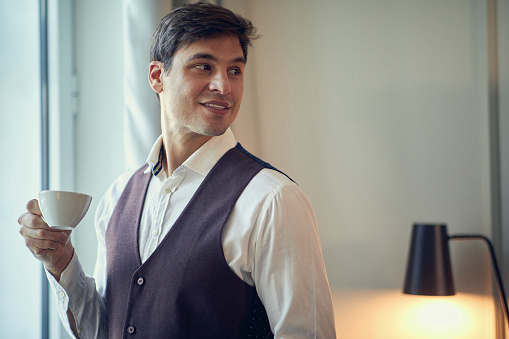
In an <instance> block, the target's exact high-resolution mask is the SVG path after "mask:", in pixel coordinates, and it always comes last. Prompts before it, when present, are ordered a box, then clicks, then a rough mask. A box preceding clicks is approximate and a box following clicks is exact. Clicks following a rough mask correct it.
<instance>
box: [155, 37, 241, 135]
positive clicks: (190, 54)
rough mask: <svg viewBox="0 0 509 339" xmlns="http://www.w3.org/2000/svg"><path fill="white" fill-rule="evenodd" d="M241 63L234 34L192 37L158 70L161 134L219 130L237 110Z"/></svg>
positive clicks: (186, 133) (221, 131)
mask: <svg viewBox="0 0 509 339" xmlns="http://www.w3.org/2000/svg"><path fill="white" fill-rule="evenodd" d="M244 66H245V58H244V54H243V52H242V48H241V46H240V43H239V40H238V38H237V37H235V36H227V37H220V38H214V39H208V40H197V41H195V42H192V43H191V44H189V45H187V46H184V47H182V48H180V49H179V50H178V51H177V52H176V53H175V55H174V57H173V63H172V65H171V69H170V70H169V72H168V71H166V72H162V73H161V79H162V91H161V92H159V94H160V99H161V110H162V117H161V119H162V129H163V133H164V134H166V135H170V136H172V137H177V136H179V137H184V138H189V137H191V138H195V137H200V136H217V135H221V134H223V133H224V132H225V131H226V129H227V128H228V127H229V126H230V125H231V124H232V123H233V121H234V120H235V118H236V117H237V114H238V112H239V108H240V103H241V101H242V94H243V91H244ZM151 72H152V67H151ZM153 88H154V87H153Z"/></svg>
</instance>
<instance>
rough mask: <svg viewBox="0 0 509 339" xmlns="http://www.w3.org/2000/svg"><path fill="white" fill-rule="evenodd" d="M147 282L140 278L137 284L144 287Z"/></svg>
mask: <svg viewBox="0 0 509 339" xmlns="http://www.w3.org/2000/svg"><path fill="white" fill-rule="evenodd" d="M144 282H145V279H143V278H142V277H139V278H138V280H137V281H136V283H137V284H138V286H141V285H143V283H144Z"/></svg>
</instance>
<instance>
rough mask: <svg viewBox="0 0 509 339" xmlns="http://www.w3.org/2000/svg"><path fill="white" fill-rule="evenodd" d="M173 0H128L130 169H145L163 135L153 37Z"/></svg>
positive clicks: (126, 146) (126, 106) (126, 93)
mask: <svg viewBox="0 0 509 339" xmlns="http://www.w3.org/2000/svg"><path fill="white" fill-rule="evenodd" d="M171 8H172V1H171V0H124V1H123V34H124V38H123V42H124V47H123V48H124V151H125V155H126V167H127V170H132V169H135V168H137V167H139V166H141V165H142V164H143V163H144V162H145V159H146V157H147V154H148V152H149V151H150V147H151V146H152V144H153V143H154V141H155V139H156V138H157V137H158V136H159V134H160V133H161V127H160V113H159V103H158V102H157V99H156V96H155V94H154V92H153V91H152V89H151V88H150V86H149V84H148V64H149V48H150V37H151V35H152V32H153V30H154V29H155V27H156V26H157V24H158V23H159V21H160V20H161V18H162V17H163V16H164V15H166V14H167V13H168V12H169V11H170V10H171Z"/></svg>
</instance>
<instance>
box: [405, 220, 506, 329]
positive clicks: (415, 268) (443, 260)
mask: <svg viewBox="0 0 509 339" xmlns="http://www.w3.org/2000/svg"><path fill="white" fill-rule="evenodd" d="M471 239H478V240H483V241H484V242H485V243H486V244H487V246H488V249H489V251H490V256H491V262H492V265H493V271H494V273H495V278H496V282H497V285H498V291H499V296H500V301H501V304H502V308H503V311H504V316H505V319H506V321H507V322H509V310H508V306H507V300H506V297H505V292H504V286H503V283H502V278H501V276H500V271H499V269H498V264H497V260H496V257H495V251H494V249H493V245H492V243H491V241H490V240H489V239H488V238H486V237H485V236H483V235H479V234H457V235H452V236H449V235H448V234H447V226H446V225H445V224H439V225H431V224H414V226H413V230H412V238H411V245H410V251H409V255H408V263H407V271H406V277H405V283H404V287H403V293H405V294H413V295H427V296H447V295H454V294H455V290H454V283H453V279H452V270H451V259H450V255H449V240H471ZM449 300H450V299H447V304H440V303H439V302H438V301H437V302H436V303H435V304H428V305H427V306H426V307H422V308H421V309H420V310H419V311H416V312H422V314H420V315H418V314H414V316H413V317H412V318H411V319H413V320H412V321H414V320H415V321H417V319H421V320H420V321H424V322H422V323H425V322H427V320H425V319H428V320H429V321H432V322H433V326H434V328H441V329H442V330H443V333H445V332H447V331H448V330H449V329H450V328H452V327H456V326H454V324H455V323H457V322H463V321H465V319H468V317H469V316H468V313H466V310H461V308H460V307H454V304H453V303H449ZM444 302H445V300H444ZM456 306H458V305H456ZM411 319H409V320H411ZM445 319H447V321H446V320H445ZM464 325H465V326H467V327H468V322H466V323H465V324H464ZM415 326H416V328H417V327H418V324H415ZM456 330H457V329H455V331H456ZM465 330H466V328H465ZM430 338H431V336H430ZM432 338H438V337H437V336H433V337H432ZM444 338H446V337H444Z"/></svg>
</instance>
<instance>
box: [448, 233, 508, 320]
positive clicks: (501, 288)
mask: <svg viewBox="0 0 509 339" xmlns="http://www.w3.org/2000/svg"><path fill="white" fill-rule="evenodd" d="M470 239H481V240H484V242H485V243H486V244H487V245H488V249H489V251H490V256H491V263H492V265H493V271H494V272H495V278H496V281H497V286H498V295H499V296H500V299H501V301H502V306H503V307H502V308H503V309H504V317H505V320H506V321H507V324H509V308H508V306H507V299H506V296H505V291H504V285H503V283H502V276H501V275H500V270H499V268H498V263H497V258H496V256H495V250H494V248H493V244H492V243H491V241H490V239H488V238H487V237H485V236H484V235H482V234H456V235H451V236H449V240H470Z"/></svg>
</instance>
